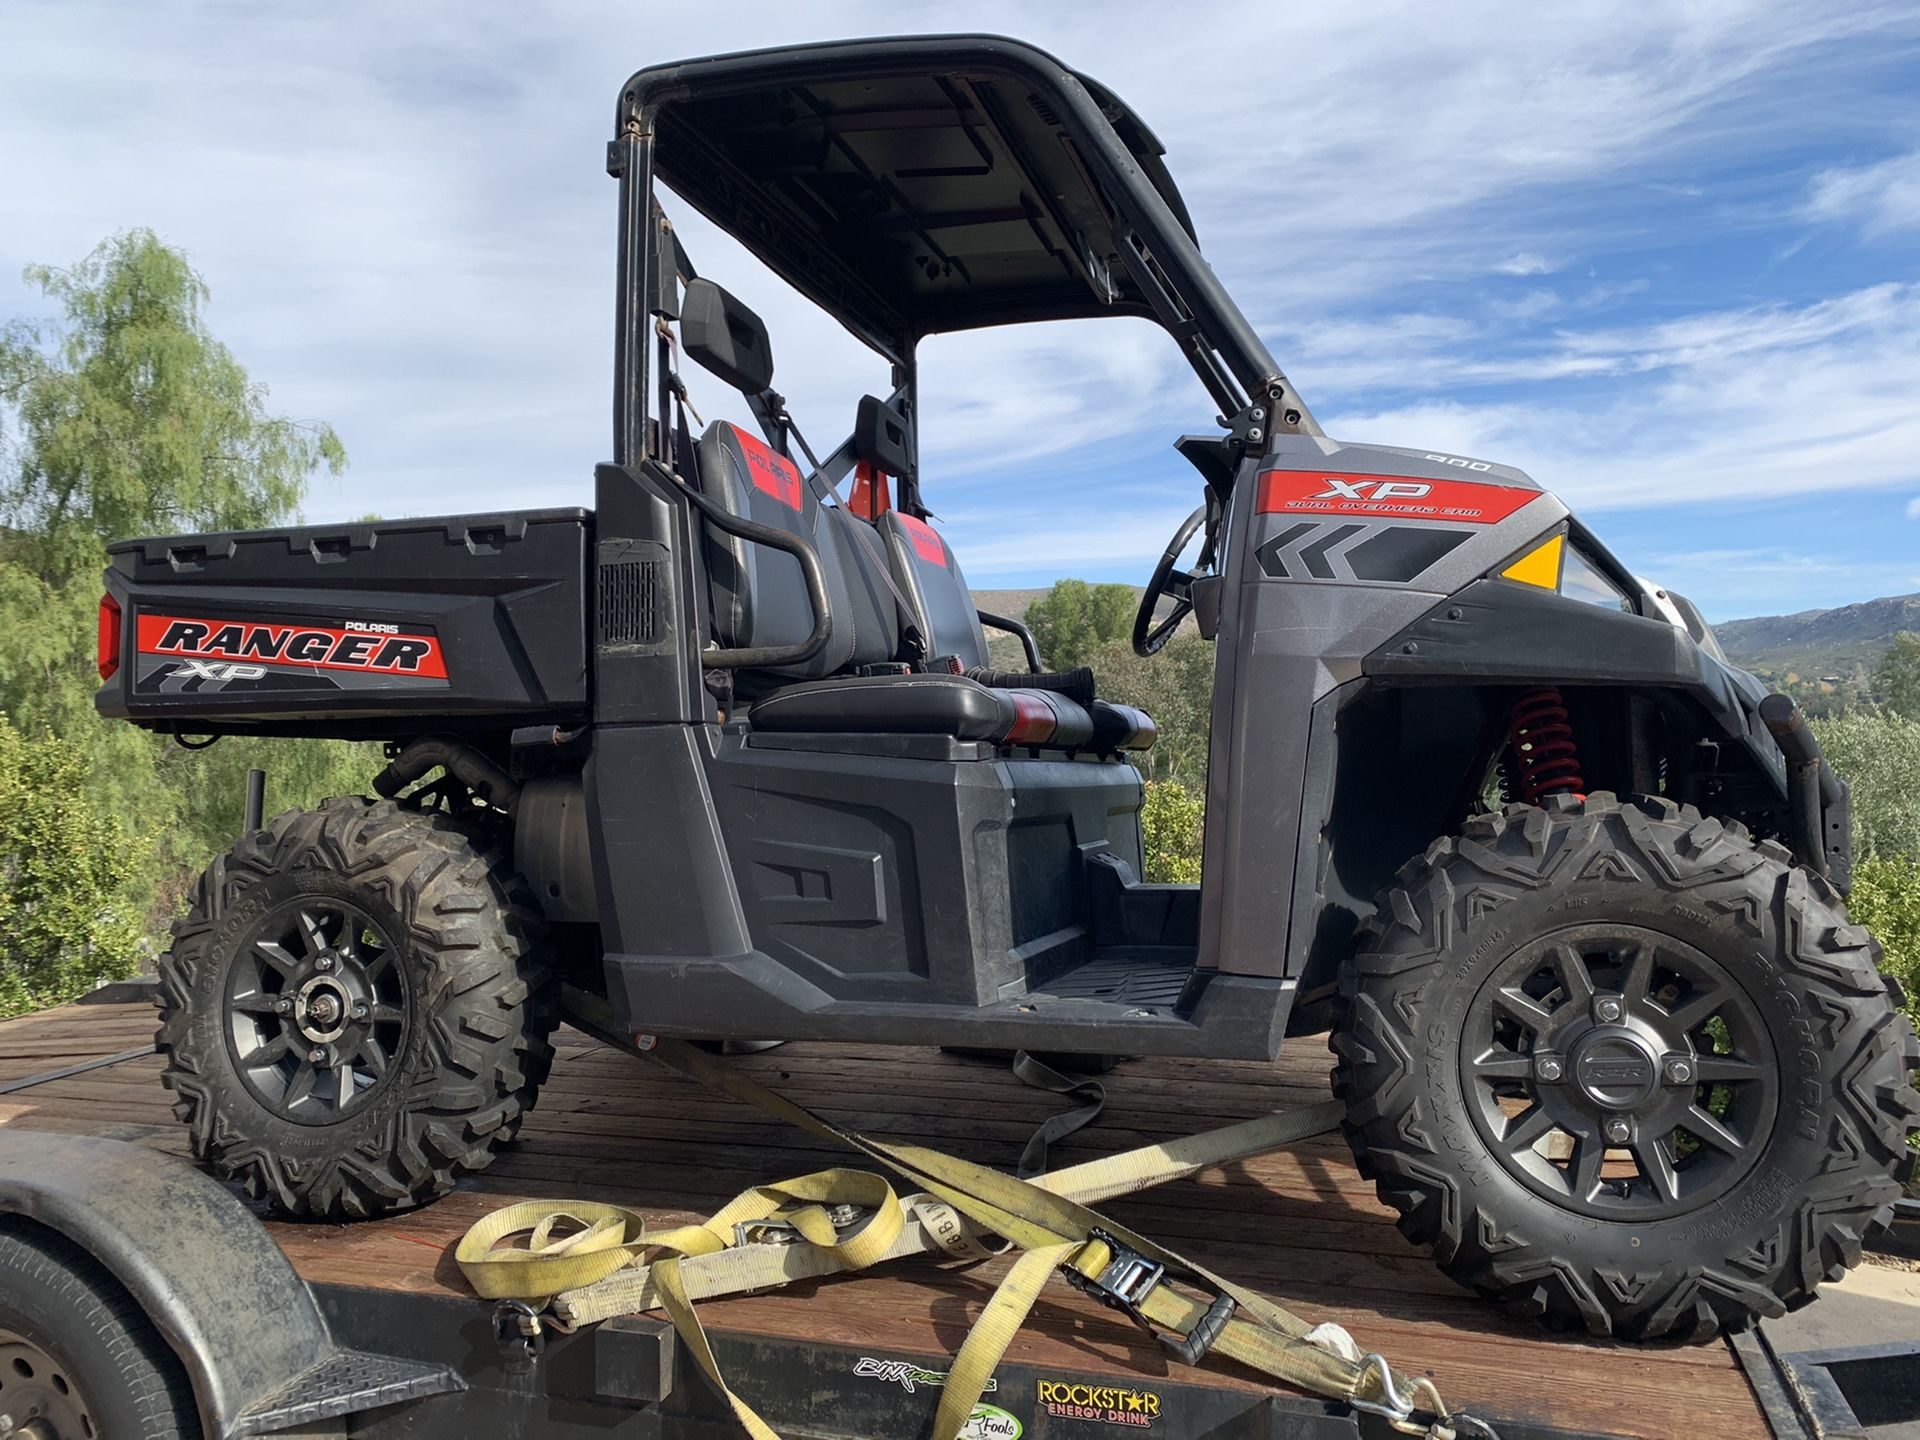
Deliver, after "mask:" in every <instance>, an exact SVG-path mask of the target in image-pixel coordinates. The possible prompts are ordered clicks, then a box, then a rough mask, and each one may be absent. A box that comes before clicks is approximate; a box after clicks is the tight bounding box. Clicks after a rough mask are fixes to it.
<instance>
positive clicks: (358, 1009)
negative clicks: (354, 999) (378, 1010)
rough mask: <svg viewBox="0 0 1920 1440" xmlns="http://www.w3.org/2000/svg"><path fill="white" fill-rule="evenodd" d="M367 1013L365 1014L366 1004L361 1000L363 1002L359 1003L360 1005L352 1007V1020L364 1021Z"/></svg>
mask: <svg viewBox="0 0 1920 1440" xmlns="http://www.w3.org/2000/svg"><path fill="white" fill-rule="evenodd" d="M367 1013H368V1012H367V1005H366V1002H365V1001H364V1000H363V1001H361V1002H360V1003H359V1004H358V1005H355V1006H354V1007H353V1018H354V1019H356V1020H364V1019H366V1018H367Z"/></svg>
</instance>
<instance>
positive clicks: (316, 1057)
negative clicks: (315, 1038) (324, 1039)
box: [307, 1045, 327, 1065]
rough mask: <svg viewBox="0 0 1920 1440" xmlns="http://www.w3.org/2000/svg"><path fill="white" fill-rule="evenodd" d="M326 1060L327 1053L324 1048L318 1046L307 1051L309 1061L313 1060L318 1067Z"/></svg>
mask: <svg viewBox="0 0 1920 1440" xmlns="http://www.w3.org/2000/svg"><path fill="white" fill-rule="evenodd" d="M326 1058H327V1052H326V1048H325V1047H324V1046H320V1045H316V1046H314V1047H313V1049H311V1050H309V1051H307V1059H309V1060H311V1061H312V1062H313V1063H314V1064H316V1065H318V1064H319V1063H320V1062H321V1061H322V1060H324V1059H326Z"/></svg>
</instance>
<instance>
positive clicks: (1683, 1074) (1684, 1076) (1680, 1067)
mask: <svg viewBox="0 0 1920 1440" xmlns="http://www.w3.org/2000/svg"><path fill="white" fill-rule="evenodd" d="M1667 1079H1668V1081H1669V1082H1671V1083H1672V1084H1675V1085H1685V1084H1688V1083H1689V1082H1691V1081H1692V1079H1693V1062H1692V1061H1691V1060H1669V1061H1668V1062H1667Z"/></svg>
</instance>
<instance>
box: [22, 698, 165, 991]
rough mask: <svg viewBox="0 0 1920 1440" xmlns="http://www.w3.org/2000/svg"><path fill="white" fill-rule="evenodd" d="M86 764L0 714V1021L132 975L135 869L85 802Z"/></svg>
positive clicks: (59, 742)
mask: <svg viewBox="0 0 1920 1440" xmlns="http://www.w3.org/2000/svg"><path fill="white" fill-rule="evenodd" d="M87 768H88V758H87V756H86V754H85V753H84V751H83V750H81V748H80V747H78V746H76V745H74V744H73V743H72V742H70V741H67V740H63V739H61V738H59V737H57V736H54V735H49V734H42V735H39V736H25V735H22V734H21V733H20V732H19V731H17V730H15V729H14V727H13V724H12V722H11V721H9V720H8V719H7V718H6V717H5V716H4V715H0V1016H5V1015H17V1014H20V1013H22V1012H23V1011H27V1010H33V1009H37V1008H39V1007H41V1006H44V1005H57V1004H59V1003H61V1002H62V1001H64V1000H70V999H72V998H73V997H74V996H75V995H78V994H80V993H81V992H82V991H84V990H87V989H89V988H91V987H92V986H93V985H94V984H95V983H97V982H98V981H101V980H107V979H113V978H117V977H120V976H125V975H130V974H132V973H133V969H134V962H135V960H136V958H137V957H138V955H139V952H140V938H141V934H142V930H143V924H142V922H143V919H144V916H143V915H142V908H143V907H142V905H141V903H140V885H139V880H140V875H139V871H140V866H139V864H138V862H137V860H136V859H135V858H134V857H133V856H132V855H130V853H129V850H128V846H127V844H126V839H127V837H126V833H125V831H124V830H123V828H122V827H121V825H120V823H119V822H118V821H117V820H115V819H114V818H112V817H111V816H107V815H102V814H100V813H98V812H97V811H96V810H95V809H94V808H93V806H92V805H91V804H90V803H89V802H88V799H87V795H86V784H87Z"/></svg>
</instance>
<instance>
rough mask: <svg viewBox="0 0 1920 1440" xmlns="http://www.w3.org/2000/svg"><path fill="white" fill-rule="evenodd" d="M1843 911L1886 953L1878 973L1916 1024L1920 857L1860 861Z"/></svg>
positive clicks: (1919, 1011) (1919, 1020) (1919, 1021)
mask: <svg viewBox="0 0 1920 1440" xmlns="http://www.w3.org/2000/svg"><path fill="white" fill-rule="evenodd" d="M1847 909H1848V911H1849V912H1850V913H1851V914H1852V916H1853V919H1854V921H1855V923H1857V924H1860V925H1864V926H1866V927H1867V929H1869V930H1871V931H1872V932H1873V938H1874V939H1876V940H1878V941H1879V942H1880V943H1881V945H1882V946H1884V947H1885V948H1886V952H1887V954H1886V958H1885V959H1884V960H1883V961H1882V962H1881V968H1883V969H1884V970H1886V972H1887V973H1888V974H1890V975H1893V976H1895V977H1896V978H1897V979H1898V980H1899V981H1900V983H1901V985H1902V986H1904V987H1905V989H1906V992H1907V1013H1908V1014H1909V1015H1911V1016H1913V1020H1914V1023H1915V1024H1916V1025H1920V857H1917V856H1912V855H1897V856H1891V857H1888V858H1886V859H1880V860H1862V861H1861V862H1860V863H1859V864H1857V865H1856V866H1854V871H1853V894H1852V895H1851V896H1850V897H1849V898H1848V902H1847Z"/></svg>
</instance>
